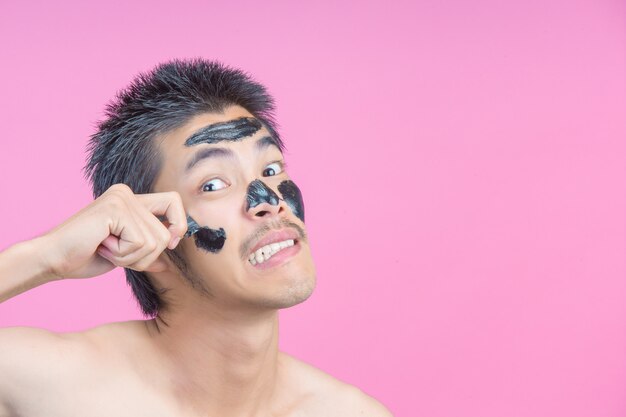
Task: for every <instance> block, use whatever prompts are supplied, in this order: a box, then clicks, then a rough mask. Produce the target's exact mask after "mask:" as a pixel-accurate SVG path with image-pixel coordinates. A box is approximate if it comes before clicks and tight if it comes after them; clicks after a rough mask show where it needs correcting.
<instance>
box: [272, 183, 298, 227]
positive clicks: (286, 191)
mask: <svg viewBox="0 0 626 417" xmlns="http://www.w3.org/2000/svg"><path fill="white" fill-rule="evenodd" d="M278 191H280V193H281V194H282V195H283V200H285V202H286V203H287V205H288V206H289V208H290V209H291V211H292V212H293V214H295V215H296V217H297V218H299V219H300V220H302V223H304V202H303V201H302V193H301V192H300V189H299V188H298V186H297V185H296V183H295V182H293V181H291V180H286V181H283V182H281V183H280V184H278Z"/></svg>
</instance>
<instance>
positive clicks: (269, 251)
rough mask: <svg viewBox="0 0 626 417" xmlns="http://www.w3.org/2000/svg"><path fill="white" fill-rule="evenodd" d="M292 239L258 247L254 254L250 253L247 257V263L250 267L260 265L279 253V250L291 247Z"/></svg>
mask: <svg viewBox="0 0 626 417" xmlns="http://www.w3.org/2000/svg"><path fill="white" fill-rule="evenodd" d="M293 245H294V242H293V239H287V240H283V241H282V242H275V243H270V244H269V245H265V246H263V247H260V248H259V249H257V250H256V251H255V252H253V253H251V254H250V256H249V257H248V261H250V263H251V264H252V265H256V264H260V263H263V262H265V261H267V260H268V259H269V258H271V257H272V255H274V254H275V253H277V252H279V251H280V250H281V249H284V248H287V247H289V246H293Z"/></svg>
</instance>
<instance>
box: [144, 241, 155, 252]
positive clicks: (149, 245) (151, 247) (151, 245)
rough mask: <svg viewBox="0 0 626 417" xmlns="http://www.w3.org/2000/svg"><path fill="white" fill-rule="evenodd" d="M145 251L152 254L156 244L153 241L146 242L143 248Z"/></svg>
mask: <svg viewBox="0 0 626 417" xmlns="http://www.w3.org/2000/svg"><path fill="white" fill-rule="evenodd" d="M143 247H144V248H145V249H146V250H147V251H149V252H152V251H154V250H155V249H156V248H157V243H156V242H155V241H154V240H150V241H147V242H146V243H144V246H143Z"/></svg>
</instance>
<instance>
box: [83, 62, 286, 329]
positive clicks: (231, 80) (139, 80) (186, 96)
mask: <svg viewBox="0 0 626 417" xmlns="http://www.w3.org/2000/svg"><path fill="white" fill-rule="evenodd" d="M231 105H239V106H241V107H243V108H244V109H246V110H247V111H248V112H250V113H251V114H252V115H253V116H254V117H256V118H257V119H259V120H260V121H261V122H262V123H263V124H264V125H265V127H266V128H267V129H268V130H269V132H270V134H271V135H272V136H273V137H274V139H275V140H276V142H277V144H278V146H279V148H280V150H281V151H283V150H284V144H283V142H282V140H281V139H280V136H279V134H278V128H277V124H276V121H275V119H274V107H275V106H274V99H273V98H272V97H271V96H270V94H269V93H268V92H267V90H266V88H265V87H264V86H263V85H261V84H259V83H258V82H256V81H254V80H253V79H252V77H251V76H250V75H248V74H247V73H245V72H243V71H241V70H239V69H234V68H231V67H228V66H226V65H224V64H222V63H220V62H217V61H213V60H206V59H202V58H195V59H189V60H180V59H175V60H172V61H168V62H165V63H161V64H159V65H157V66H156V67H155V68H154V69H153V70H151V71H149V72H147V73H141V74H139V75H138V76H136V77H135V78H134V79H133V80H132V82H131V83H130V85H129V86H128V87H127V88H126V89H124V90H122V91H120V92H118V93H117V95H116V97H115V99H114V100H112V101H111V102H110V103H109V104H108V105H107V106H106V109H105V118H104V120H102V121H101V122H99V123H98V125H97V131H96V132H95V133H94V134H93V135H91V139H90V141H89V144H88V146H87V153H88V158H87V163H86V165H85V167H84V168H83V171H84V173H85V177H86V178H87V179H88V180H89V181H90V182H91V183H92V186H93V195H94V198H97V197H99V196H100V195H101V194H102V193H104V192H105V191H106V190H107V189H108V188H109V187H110V186H112V185H113V184H117V183H123V184H126V185H128V186H129V187H130V188H131V190H133V192H134V193H135V194H144V193H150V192H152V191H153V190H152V188H153V185H154V184H153V183H154V179H155V178H156V177H157V176H158V173H159V171H160V169H161V164H162V160H161V156H160V154H159V152H158V149H157V146H156V145H155V143H154V140H153V139H154V138H155V137H156V136H157V135H162V134H164V133H167V132H168V131H171V130H173V129H176V128H178V127H180V126H182V125H184V124H185V123H186V122H187V121H188V120H189V119H191V118H192V117H194V116H196V115H198V114H201V113H207V112H213V113H216V112H217V113H218V112H222V111H223V110H224V109H225V108H226V107H228V106H231ZM125 272H126V280H127V282H128V284H129V285H130V287H131V288H132V290H133V293H134V295H135V297H136V299H137V301H138V303H139V306H140V307H141V310H142V311H143V313H144V314H145V315H146V316H152V317H154V316H156V314H157V313H158V312H159V310H160V309H161V308H162V307H163V306H164V302H163V299H162V297H160V295H159V293H158V291H157V290H156V289H155V288H154V286H153V285H152V283H151V282H150V280H149V279H148V276H147V275H146V274H145V273H143V272H139V271H134V270H132V269H129V268H125Z"/></svg>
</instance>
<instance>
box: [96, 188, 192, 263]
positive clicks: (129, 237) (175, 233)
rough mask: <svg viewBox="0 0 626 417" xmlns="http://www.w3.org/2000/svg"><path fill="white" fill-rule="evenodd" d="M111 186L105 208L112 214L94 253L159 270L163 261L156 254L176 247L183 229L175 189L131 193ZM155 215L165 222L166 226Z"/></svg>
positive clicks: (183, 223) (183, 213)
mask: <svg viewBox="0 0 626 417" xmlns="http://www.w3.org/2000/svg"><path fill="white" fill-rule="evenodd" d="M119 185H120V184H118V185H116V186H114V187H115V188H114V187H111V188H110V189H109V190H112V191H111V196H110V198H109V199H110V200H111V201H110V204H111V205H112V207H109V209H111V210H112V211H113V212H114V213H115V214H114V215H113V221H112V224H111V226H110V233H111V234H110V235H109V236H108V237H107V238H106V239H104V240H103V241H102V242H101V243H100V246H99V247H98V249H97V253H98V254H99V255H100V256H102V257H103V258H105V259H107V260H108V261H109V262H111V263H113V264H115V265H117V266H121V267H124V268H130V269H134V270H137V271H144V270H148V271H152V272H159V271H163V270H165V269H166V268H167V263H166V262H165V261H164V260H163V259H159V256H160V255H161V254H162V253H163V251H164V250H165V249H166V248H170V249H173V248H174V247H176V245H177V244H178V242H179V241H180V238H181V237H182V236H183V235H184V234H185V232H186V231H187V221H186V215H185V210H184V208H183V205H182V200H181V198H180V195H179V194H178V193H176V192H166V193H152V194H133V193H132V191H131V190H130V188H128V187H126V186H119ZM157 216H159V217H164V218H165V220H166V221H167V223H168V224H169V225H168V227H166V226H165V225H164V224H163V223H162V222H161V221H160V220H159V218H157Z"/></svg>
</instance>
